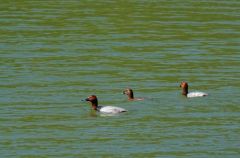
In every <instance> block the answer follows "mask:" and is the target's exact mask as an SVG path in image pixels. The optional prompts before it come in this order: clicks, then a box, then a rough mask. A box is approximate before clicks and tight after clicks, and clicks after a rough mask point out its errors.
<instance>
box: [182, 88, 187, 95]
mask: <svg viewBox="0 0 240 158" xmlns="http://www.w3.org/2000/svg"><path fill="white" fill-rule="evenodd" d="M187 94H188V87H183V89H182V95H185V96H187Z"/></svg>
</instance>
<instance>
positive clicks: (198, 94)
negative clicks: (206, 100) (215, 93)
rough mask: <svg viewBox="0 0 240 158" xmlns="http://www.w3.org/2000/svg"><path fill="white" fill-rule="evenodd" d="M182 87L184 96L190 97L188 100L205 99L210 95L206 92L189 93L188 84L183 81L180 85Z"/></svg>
mask: <svg viewBox="0 0 240 158" xmlns="http://www.w3.org/2000/svg"><path fill="white" fill-rule="evenodd" d="M180 87H181V88H182V95H184V96H186V97H188V98H193V97H205V96H207V95H208V94H207V93H204V92H190V93H189V92H188V83H187V82H185V81H182V82H181V84H180Z"/></svg>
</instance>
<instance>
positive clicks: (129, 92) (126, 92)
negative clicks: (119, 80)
mask: <svg viewBox="0 0 240 158" xmlns="http://www.w3.org/2000/svg"><path fill="white" fill-rule="evenodd" d="M123 94H125V95H127V96H128V100H131V101H133V100H144V98H134V95H133V90H132V89H131V88H127V89H125V90H124V91H123Z"/></svg>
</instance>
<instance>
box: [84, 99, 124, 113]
mask: <svg viewBox="0 0 240 158" xmlns="http://www.w3.org/2000/svg"><path fill="white" fill-rule="evenodd" d="M85 101H87V102H90V103H91V105H92V109H93V110H95V111H98V112H100V113H104V114H118V113H123V112H127V110H126V109H123V108H120V107H115V106H99V105H98V99H97V96H96V95H90V96H89V97H88V98H86V99H85Z"/></svg>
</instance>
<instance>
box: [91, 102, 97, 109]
mask: <svg viewBox="0 0 240 158" xmlns="http://www.w3.org/2000/svg"><path fill="white" fill-rule="evenodd" d="M97 108H98V101H97V100H95V101H93V102H92V109H93V110H97Z"/></svg>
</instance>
